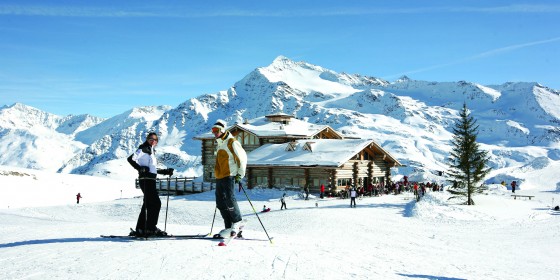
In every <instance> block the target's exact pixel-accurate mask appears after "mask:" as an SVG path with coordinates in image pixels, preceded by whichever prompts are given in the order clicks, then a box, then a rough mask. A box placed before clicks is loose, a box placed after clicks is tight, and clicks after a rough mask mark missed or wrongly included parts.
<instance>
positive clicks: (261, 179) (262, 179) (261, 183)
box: [256, 176, 268, 186]
mask: <svg viewBox="0 0 560 280" xmlns="http://www.w3.org/2000/svg"><path fill="white" fill-rule="evenodd" d="M256 182H257V186H268V177H259V176H257V178H256Z"/></svg>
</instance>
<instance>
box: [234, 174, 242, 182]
mask: <svg viewBox="0 0 560 280" xmlns="http://www.w3.org/2000/svg"><path fill="white" fill-rule="evenodd" d="M239 182H241V175H239V174H237V175H235V183H239Z"/></svg>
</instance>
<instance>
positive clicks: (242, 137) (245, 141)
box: [237, 131, 259, 145]
mask: <svg viewBox="0 0 560 280" xmlns="http://www.w3.org/2000/svg"><path fill="white" fill-rule="evenodd" d="M237 141H239V142H240V143H241V145H257V144H258V143H259V140H258V139H257V137H256V136H255V135H253V134H251V133H248V132H245V131H240V132H239V133H238V134H237Z"/></svg>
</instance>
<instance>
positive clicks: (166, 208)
mask: <svg viewBox="0 0 560 280" xmlns="http://www.w3.org/2000/svg"><path fill="white" fill-rule="evenodd" d="M170 179H171V175H169V177H167V205H166V206H165V226H164V227H163V231H165V232H167V210H168V209H169V182H170Z"/></svg>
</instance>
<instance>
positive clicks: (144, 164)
mask: <svg viewBox="0 0 560 280" xmlns="http://www.w3.org/2000/svg"><path fill="white" fill-rule="evenodd" d="M158 140H159V139H158V136H157V134H156V133H154V132H150V133H149V134H148V136H147V137H146V141H144V143H142V145H140V146H139V147H138V149H137V150H136V152H134V154H132V155H130V156H129V157H128V158H127V161H128V163H130V165H132V167H134V169H136V170H137V171H138V183H139V185H140V189H141V190H142V193H144V199H143V201H142V209H141V210H140V214H139V215H138V221H137V222H136V229H135V231H133V232H131V233H130V235H136V236H154V235H155V236H164V235H167V233H166V232H164V231H162V230H160V229H159V228H157V226H156V225H157V223H158V218H159V211H160V209H161V200H160V199H159V195H158V191H157V189H156V177H157V174H162V175H169V176H171V175H173V168H167V169H157V159H156V149H155V147H156V145H157V143H158Z"/></svg>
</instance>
